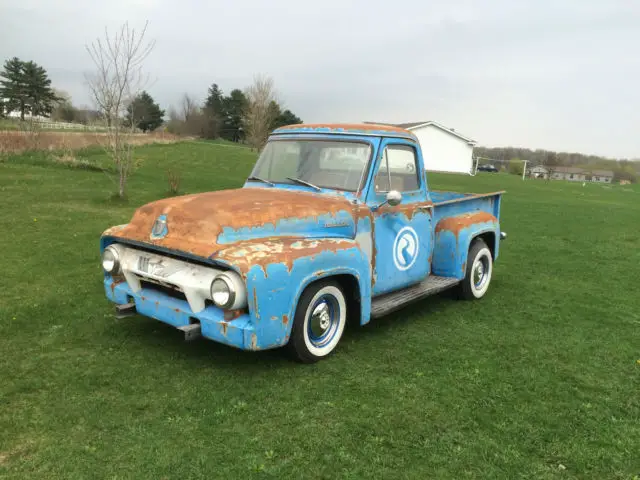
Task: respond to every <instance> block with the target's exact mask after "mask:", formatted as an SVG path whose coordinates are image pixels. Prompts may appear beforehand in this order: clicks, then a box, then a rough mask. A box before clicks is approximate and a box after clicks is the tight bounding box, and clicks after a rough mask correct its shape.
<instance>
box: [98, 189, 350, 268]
mask: <svg viewBox="0 0 640 480" xmlns="http://www.w3.org/2000/svg"><path fill="white" fill-rule="evenodd" d="M352 209H353V206H352V205H351V203H350V202H349V201H348V200H347V199H346V198H344V197H342V196H339V195H328V194H315V193H308V192H302V191H297V190H284V189H277V188H240V189H235V190H221V191H217V192H207V193H200V194H195V195H184V196H180V197H173V198H166V199H163V200H158V201H155V202H152V203H149V204H147V205H144V206H142V207H140V208H139V209H138V210H136V212H135V213H134V215H133V218H132V219H131V221H130V222H129V223H128V224H127V225H124V226H121V227H114V228H112V229H110V230H107V231H106V232H105V233H104V235H105V236H112V237H116V238H121V239H123V240H130V241H135V242H138V243H145V244H149V245H153V246H156V247H161V248H164V249H169V250H176V251H180V252H185V253H189V254H191V255H196V256H199V257H204V258H207V257H210V256H211V255H213V254H215V253H216V252H217V251H218V250H220V249H222V248H226V247H228V246H230V245H232V244H234V243H238V242H241V241H246V240H256V239H261V238H271V237H304V238H352V237H353V235H354V233H355V223H354V218H353V217H354V216H353V210H352Z"/></svg>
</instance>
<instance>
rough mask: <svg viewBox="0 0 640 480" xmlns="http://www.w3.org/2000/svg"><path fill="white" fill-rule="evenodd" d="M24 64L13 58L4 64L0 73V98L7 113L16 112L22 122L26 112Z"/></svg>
mask: <svg viewBox="0 0 640 480" xmlns="http://www.w3.org/2000/svg"><path fill="white" fill-rule="evenodd" d="M23 66H24V62H22V60H20V59H19V58H18V57H13V58H11V59H9V60H7V61H5V62H4V69H3V71H2V72H0V77H2V80H0V98H2V99H3V101H4V102H5V103H4V107H5V111H6V112H7V113H9V112H12V111H14V110H17V111H19V112H20V118H21V119H22V120H24V114H25V112H27V100H26V88H25V76H24V69H23Z"/></svg>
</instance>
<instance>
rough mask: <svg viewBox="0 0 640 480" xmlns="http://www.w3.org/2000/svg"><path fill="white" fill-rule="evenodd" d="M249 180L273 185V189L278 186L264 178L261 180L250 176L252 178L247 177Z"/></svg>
mask: <svg viewBox="0 0 640 480" xmlns="http://www.w3.org/2000/svg"><path fill="white" fill-rule="evenodd" d="M247 180H255V181H258V182H262V183H266V184H268V185H271V186H272V187H275V186H276V184H275V183H273V182H270V181H269V180H265V179H264V178H260V177H255V176H253V175H252V176H250V177H247Z"/></svg>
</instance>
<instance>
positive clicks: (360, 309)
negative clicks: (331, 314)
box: [289, 267, 371, 329]
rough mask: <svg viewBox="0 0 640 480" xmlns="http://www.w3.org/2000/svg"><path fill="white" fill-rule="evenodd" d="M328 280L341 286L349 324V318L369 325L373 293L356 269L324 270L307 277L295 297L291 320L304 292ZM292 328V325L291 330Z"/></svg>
mask: <svg viewBox="0 0 640 480" xmlns="http://www.w3.org/2000/svg"><path fill="white" fill-rule="evenodd" d="M326 280H334V281H336V282H337V283H338V284H339V285H340V289H341V290H342V293H343V294H344V296H345V299H346V301H347V322H349V318H350V319H351V322H353V321H354V319H356V318H358V319H359V323H360V324H361V325H363V324H365V323H367V322H368V321H369V313H370V311H371V293H370V291H369V289H367V288H366V284H365V283H364V282H365V281H366V280H365V279H363V278H362V277H361V274H360V273H359V272H358V271H357V270H355V269H351V268H346V267H342V268H334V269H331V270H322V271H319V272H315V273H314V274H313V275H309V276H307V277H305V278H304V279H303V280H302V281H301V282H300V286H299V288H298V290H297V291H296V294H295V296H294V297H293V302H292V306H291V311H290V314H289V315H290V316H289V318H294V316H295V312H296V309H297V308H298V302H299V301H300V297H301V296H302V294H303V293H304V291H305V290H306V289H307V288H309V287H310V286H311V285H313V284H315V283H318V282H321V281H326ZM291 327H292V326H291V325H290V326H289V329H291Z"/></svg>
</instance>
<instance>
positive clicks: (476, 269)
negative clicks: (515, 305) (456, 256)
mask: <svg viewBox="0 0 640 480" xmlns="http://www.w3.org/2000/svg"><path fill="white" fill-rule="evenodd" d="M492 273H493V257H492V256H491V250H489V247H487V244H486V243H484V240H482V239H480V238H479V239H477V240H475V241H474V242H473V244H472V245H471V248H470V249H469V254H468V256H467V270H466V272H465V277H464V280H462V284H461V285H460V294H461V297H462V298H463V299H465V300H477V299H479V298H482V297H484V295H485V294H486V293H487V290H488V289H489V283H491V274H492Z"/></svg>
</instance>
